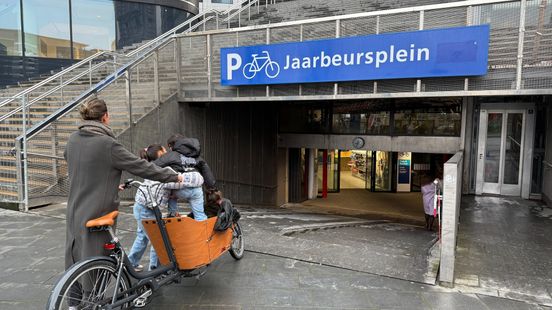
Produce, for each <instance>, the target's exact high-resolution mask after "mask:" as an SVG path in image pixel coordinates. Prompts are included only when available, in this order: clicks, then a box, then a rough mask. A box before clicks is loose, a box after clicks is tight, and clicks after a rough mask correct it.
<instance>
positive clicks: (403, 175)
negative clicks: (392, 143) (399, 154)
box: [399, 159, 410, 184]
mask: <svg viewBox="0 0 552 310" xmlns="http://www.w3.org/2000/svg"><path fill="white" fill-rule="evenodd" d="M399 183H400V184H409V183H410V159H399Z"/></svg>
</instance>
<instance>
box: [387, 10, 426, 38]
mask: <svg viewBox="0 0 552 310" xmlns="http://www.w3.org/2000/svg"><path fill="white" fill-rule="evenodd" d="M419 27H420V13H418V12H415V13H401V14H393V15H384V16H381V17H380V29H379V33H386V32H403V31H414V30H418V29H419Z"/></svg>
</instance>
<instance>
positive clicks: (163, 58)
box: [158, 41, 178, 102]
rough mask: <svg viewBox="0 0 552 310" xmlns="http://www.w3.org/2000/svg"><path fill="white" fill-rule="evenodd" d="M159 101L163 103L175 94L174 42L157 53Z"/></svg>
mask: <svg viewBox="0 0 552 310" xmlns="http://www.w3.org/2000/svg"><path fill="white" fill-rule="evenodd" d="M158 72H159V73H158V74H159V100H160V101H161V102H164V101H165V100H167V99H168V98H169V97H170V96H172V95H173V94H175V93H176V92H177V83H178V81H177V78H176V41H173V42H172V43H169V44H167V45H166V46H165V47H163V48H162V49H161V50H160V51H159V71H158Z"/></svg>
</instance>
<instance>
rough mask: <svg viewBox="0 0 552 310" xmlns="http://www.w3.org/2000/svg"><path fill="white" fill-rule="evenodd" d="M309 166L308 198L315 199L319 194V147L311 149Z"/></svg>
mask: <svg viewBox="0 0 552 310" xmlns="http://www.w3.org/2000/svg"><path fill="white" fill-rule="evenodd" d="M309 150H310V151H309V161H308V162H309V167H308V174H307V175H308V199H315V198H316V196H317V195H318V182H317V181H318V178H317V170H318V169H317V166H318V165H317V164H316V154H317V153H318V150H317V149H309Z"/></svg>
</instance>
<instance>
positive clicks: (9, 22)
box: [0, 0, 23, 56]
mask: <svg viewBox="0 0 552 310" xmlns="http://www.w3.org/2000/svg"><path fill="white" fill-rule="evenodd" d="M19 4H20V3H19V0H3V1H0V56H21V54H22V50H23V45H22V42H21V8H20V5H19Z"/></svg>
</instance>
